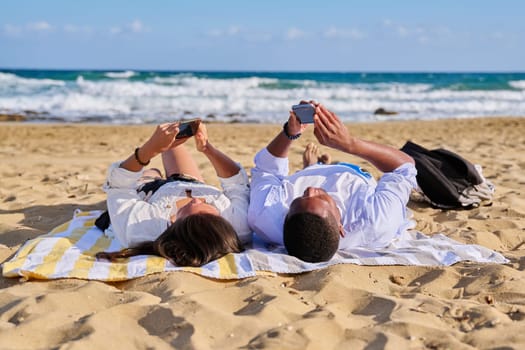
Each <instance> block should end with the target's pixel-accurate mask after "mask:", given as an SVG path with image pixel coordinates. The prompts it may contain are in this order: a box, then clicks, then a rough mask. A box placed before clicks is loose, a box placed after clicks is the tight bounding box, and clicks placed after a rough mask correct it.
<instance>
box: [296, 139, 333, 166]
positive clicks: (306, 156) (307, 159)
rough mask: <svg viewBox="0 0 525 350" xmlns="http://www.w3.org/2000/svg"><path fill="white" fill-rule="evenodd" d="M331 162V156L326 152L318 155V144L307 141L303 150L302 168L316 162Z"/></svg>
mask: <svg viewBox="0 0 525 350" xmlns="http://www.w3.org/2000/svg"><path fill="white" fill-rule="evenodd" d="M331 162H332V157H331V156H330V155H329V154H328V153H324V154H322V155H319V146H317V145H316V144H315V143H309V144H307V145H306V148H305V149H304V152H303V168H306V167H309V166H310V165H313V164H317V163H321V164H330V163H331Z"/></svg>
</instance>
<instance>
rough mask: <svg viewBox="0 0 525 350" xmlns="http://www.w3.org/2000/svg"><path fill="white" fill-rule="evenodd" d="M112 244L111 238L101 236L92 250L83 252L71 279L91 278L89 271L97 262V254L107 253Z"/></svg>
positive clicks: (71, 273)
mask: <svg viewBox="0 0 525 350" xmlns="http://www.w3.org/2000/svg"><path fill="white" fill-rule="evenodd" d="M110 244H111V240H110V239H109V238H107V237H105V236H100V237H99V238H98V239H97V241H96V242H95V244H93V246H92V247H91V248H89V249H87V250H85V251H83V252H82V253H81V254H80V256H79V257H78V260H77V261H76V263H75V266H74V267H73V269H72V270H71V272H70V277H75V278H85V279H87V278H88V277H89V271H90V270H91V268H92V267H93V265H94V264H95V262H96V261H97V259H96V258H95V254H96V253H98V252H103V251H106V250H107V249H108V248H109V246H110Z"/></svg>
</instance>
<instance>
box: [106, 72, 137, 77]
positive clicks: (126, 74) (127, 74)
mask: <svg viewBox="0 0 525 350" xmlns="http://www.w3.org/2000/svg"><path fill="white" fill-rule="evenodd" d="M135 74H137V73H135V72H134V71H131V70H127V71H124V72H107V73H104V75H105V76H106V77H108V78H113V79H128V78H131V77H133V76H134V75H135Z"/></svg>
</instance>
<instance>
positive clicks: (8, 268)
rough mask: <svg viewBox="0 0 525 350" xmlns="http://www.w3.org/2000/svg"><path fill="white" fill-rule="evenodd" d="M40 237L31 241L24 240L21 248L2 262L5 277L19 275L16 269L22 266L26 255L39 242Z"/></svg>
mask: <svg viewBox="0 0 525 350" xmlns="http://www.w3.org/2000/svg"><path fill="white" fill-rule="evenodd" d="M41 240H42V239H41V238H35V239H32V240H31V241H28V242H26V243H25V244H24V245H23V246H22V248H21V249H20V250H19V251H18V252H17V254H16V256H15V257H14V258H12V259H11V260H9V261H6V262H4V264H3V268H2V270H3V271H4V276H5V277H16V276H19V274H18V272H17V271H18V270H19V269H20V268H21V267H22V266H24V263H25V262H26V258H27V255H28V254H29V253H30V252H31V251H32V250H33V248H34V247H35V246H36V245H37V244H38V243H40V241H41Z"/></svg>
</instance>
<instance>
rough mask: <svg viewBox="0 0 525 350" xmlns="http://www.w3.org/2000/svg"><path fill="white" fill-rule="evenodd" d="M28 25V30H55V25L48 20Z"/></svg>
mask: <svg viewBox="0 0 525 350" xmlns="http://www.w3.org/2000/svg"><path fill="white" fill-rule="evenodd" d="M26 27H27V30H29V31H34V32H49V31H51V30H53V26H51V24H49V23H48V22H46V21H39V22H32V23H28V24H27V26H26Z"/></svg>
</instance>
